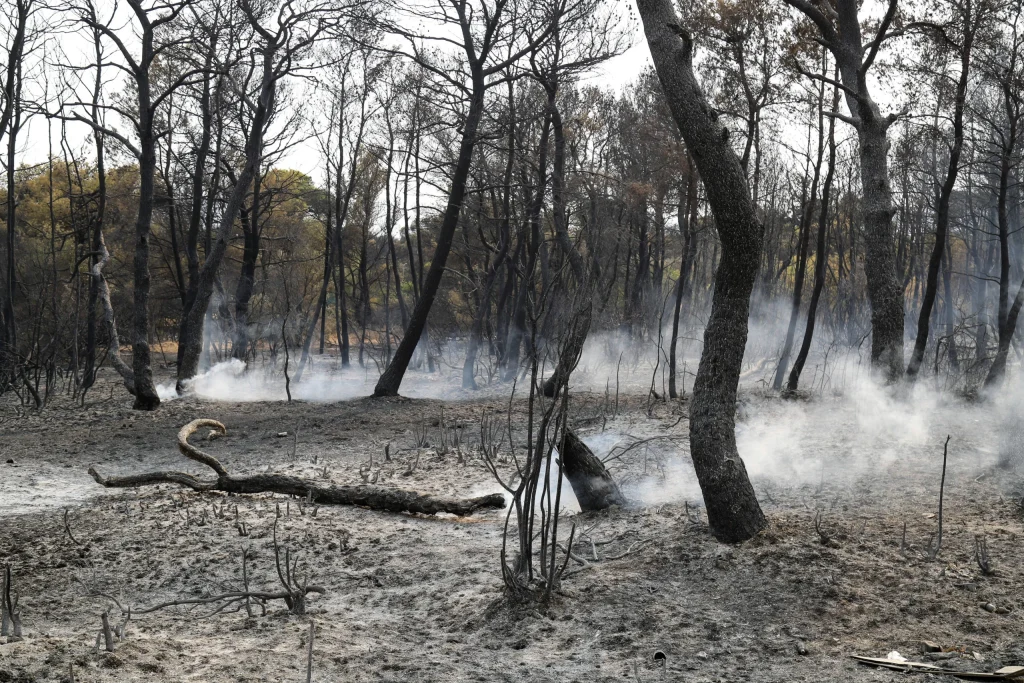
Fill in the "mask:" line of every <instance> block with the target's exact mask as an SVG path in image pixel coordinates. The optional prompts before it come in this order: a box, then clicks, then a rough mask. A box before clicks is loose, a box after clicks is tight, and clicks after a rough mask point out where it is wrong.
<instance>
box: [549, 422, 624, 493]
mask: <svg viewBox="0 0 1024 683" xmlns="http://www.w3.org/2000/svg"><path fill="white" fill-rule="evenodd" d="M558 454H559V456H560V457H561V459H562V472H563V473H564V474H565V478H566V479H568V480H569V485H570V486H572V492H573V493H575V494H576V500H577V501H579V504H580V510H582V511H583V512H590V511H591V510H604V509H605V508H608V507H611V506H612V505H625V504H626V498H625V496H623V495H622V492H621V491H619V487H618V485H616V483H615V480H614V479H612V476H611V475H610V474H608V470H607V469H606V468H605V466H604V463H603V462H601V459H600V458H598V457H597V456H596V455H594V452H593V451H591V450H590V448H589V447H588V446H587V444H585V443H583V441H582V440H581V439H580V438H579V437H578V436H576V432H574V431H573V430H571V429H569V428H568V427H566V428H565V436H564V438H563V439H562V446H561V448H559V449H558Z"/></svg>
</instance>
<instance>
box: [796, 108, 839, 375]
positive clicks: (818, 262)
mask: <svg viewBox="0 0 1024 683" xmlns="http://www.w3.org/2000/svg"><path fill="white" fill-rule="evenodd" d="M838 108H839V90H838V89H836V90H834V91H833V96H832V111H833V112H835V111H836V110H837V109H838ZM835 174H836V120H835V118H834V117H829V122H828V170H827V171H826V172H825V183H824V185H823V187H822V189H821V207H820V210H819V213H818V241H817V244H816V245H815V250H814V289H813V290H812V291H811V300H810V302H809V303H808V305H807V324H806V327H805V328H804V338H803V341H802V342H801V343H800V350H799V351H798V352H797V355H796V360H794V361H793V368H792V369H791V370H790V371H789V381H788V382H787V383H786V391H788V392H790V393H792V392H795V391H796V390H797V387H798V386H799V385H800V373H802V372H803V369H804V364H805V363H806V362H807V356H808V355H809V354H810V351H811V341H812V340H813V339H814V325H815V321H816V319H817V314H818V302H819V301H820V300H821V292H822V290H823V289H824V288H825V271H826V270H827V269H828V249H827V244H828V242H827V240H828V210H829V202H830V201H831V199H832V181H833V179H834V178H835Z"/></svg>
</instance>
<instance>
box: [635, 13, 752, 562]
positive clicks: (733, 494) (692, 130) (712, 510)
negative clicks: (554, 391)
mask: <svg viewBox="0 0 1024 683" xmlns="http://www.w3.org/2000/svg"><path fill="white" fill-rule="evenodd" d="M637 7H638V9H639V11H640V16H641V19H642V20H643V24H644V33H645V34H646V36H647V43H648V45H649V46H650V48H651V55H652V56H653V59H654V65H655V69H656V71H657V73H658V78H659V80H660V81H661V85H662V88H663V89H664V91H665V96H666V100H667V102H668V105H669V108H670V109H671V111H672V115H673V118H674V119H675V121H676V125H677V126H678V127H679V131H680V132H681V133H682V136H683V139H684V141H685V142H686V147H687V148H688V149H689V150H690V153H691V154H692V155H693V159H694V162H695V163H696V166H697V170H698V172H699V173H700V176H701V179H702V180H703V181H704V188H705V190H706V192H707V197H708V203H709V205H710V206H711V211H712V213H713V214H714V217H715V222H716V224H717V227H718V234H719V237H720V239H721V242H722V258H721V262H720V264H719V267H718V272H717V274H716V276H715V292H714V297H713V299H712V306H711V316H710V318H709V320H708V325H707V329H706V330H705V332H704V351H703V353H702V354H701V359H700V365H699V366H698V368H697V377H696V380H695V382H694V387H693V399H692V402H691V407H690V453H691V456H692V458H693V464H694V468H695V469H696V472H697V479H698V481H699V482H700V487H701V491H702V492H703V494H704V502H705V505H706V506H707V513H708V524H709V525H710V527H711V530H712V533H714V535H715V537H716V538H718V539H719V540H722V541H725V542H739V541H745V540H747V539H749V538H751V537H752V536H754V535H755V534H757V533H758V532H759V531H761V530H762V529H763V528H764V527H765V526H766V525H767V520H766V519H765V517H764V514H763V513H762V512H761V507H760V505H758V502H757V497H756V496H755V495H754V488H753V486H751V484H750V479H749V477H748V476H747V471H746V467H745V466H744V464H743V460H742V459H741V458H740V456H739V452H738V451H737V449H736V431H735V427H736V422H735V418H736V389H737V386H738V384H739V376H740V369H741V366H742V363H743V350H744V347H745V345H746V342H747V317H748V314H749V311H750V294H751V292H752V291H753V287H754V281H755V279H756V278H757V270H758V265H759V262H760V258H761V246H762V242H763V237H764V228H763V226H762V225H761V223H760V222H759V221H758V219H757V214H756V211H755V208H754V203H753V201H752V200H751V199H750V192H749V188H748V187H747V179H746V174H745V173H744V171H743V166H742V165H741V164H740V162H739V159H737V158H736V154H735V152H733V150H732V147H731V146H730V144H729V140H728V130H727V129H726V128H724V127H723V126H722V125H721V124H720V123H718V121H717V114H716V113H715V112H714V110H712V108H711V107H710V106H709V105H708V103H707V100H706V98H705V96H704V94H703V92H702V90H701V88H700V85H699V84H698V83H697V80H696V77H695V76H694V72H693V40H692V37H691V36H690V33H689V31H687V30H686V29H685V28H683V27H681V26H680V25H679V22H678V19H677V18H676V15H675V11H674V10H673V9H672V5H671V3H670V2H669V0H639V2H638V3H637Z"/></svg>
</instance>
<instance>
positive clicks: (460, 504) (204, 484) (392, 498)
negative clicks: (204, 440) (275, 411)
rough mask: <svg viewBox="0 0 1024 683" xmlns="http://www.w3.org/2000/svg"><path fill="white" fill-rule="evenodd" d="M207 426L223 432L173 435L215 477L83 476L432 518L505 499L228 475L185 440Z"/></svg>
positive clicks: (194, 425)
mask: <svg viewBox="0 0 1024 683" xmlns="http://www.w3.org/2000/svg"><path fill="white" fill-rule="evenodd" d="M202 427H210V428H212V429H214V430H216V431H218V432H220V433H221V434H224V433H225V432H226V431H227V430H226V429H225V427H224V425H223V424H221V423H220V422H217V421H216V420H192V422H189V423H188V424H187V425H185V426H184V427H182V428H181V430H180V431H179V432H178V450H180V451H181V453H182V455H184V456H185V457H186V458H189V459H191V460H195V461H196V462H199V463H202V464H204V465H206V466H207V467H209V468H210V469H212V470H213V471H214V473H215V474H216V475H217V478H216V479H212V480H211V479H200V478H199V477H197V476H195V475H193V474H187V473H185V472H145V473H142V474H129V475H125V476H122V477H104V476H103V475H101V474H100V473H99V472H97V471H96V468H95V467H90V468H89V474H91V475H92V478H93V479H95V480H96V483H98V484H100V485H101V486H106V487H108V488H135V487H138V486H151V485H155V484H179V485H181V486H187V487H188V488H190V489H193V490H194V491H223V492H225V493H279V494H282V495H289V496H300V497H302V498H305V499H306V500H308V501H309V502H311V503H319V504H322V505H358V506H360V507H366V508H370V509H371V510H386V511H388V512H416V513H420V514H424V515H434V514H437V513H439V512H445V513H448V514H452V515H459V516H466V515H471V514H473V513H474V512H476V511H477V510H481V509H488V508H494V509H500V508H503V507H505V497H504V496H503V495H502V494H500V493H492V494H491V495H488V496H480V497H477V498H445V497H441V496H433V495H430V494H425V493H416V492H415V491H404V490H402V489H390V488H386V487H384V486H324V485H322V484H319V483H317V482H313V481H309V480H307V479H300V478H298V477H292V476H289V475H286V474H253V475H250V476H233V475H231V474H229V473H228V471H227V470H226V469H224V466H223V465H222V464H221V463H220V461H219V460H217V459H216V458H214V457H213V456H212V455H210V454H209V453H204V452H203V451H201V450H199V449H198V448H196V447H195V446H193V445H192V444H190V443H189V442H188V437H190V436H192V434H194V433H195V432H196V430H198V429H200V428H202Z"/></svg>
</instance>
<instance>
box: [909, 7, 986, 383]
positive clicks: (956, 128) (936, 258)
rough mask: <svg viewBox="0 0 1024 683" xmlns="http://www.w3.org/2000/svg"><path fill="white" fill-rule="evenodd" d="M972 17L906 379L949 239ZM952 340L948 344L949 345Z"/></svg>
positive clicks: (919, 358)
mask: <svg viewBox="0 0 1024 683" xmlns="http://www.w3.org/2000/svg"><path fill="white" fill-rule="evenodd" d="M972 19H973V17H971V16H967V17H964V20H965V21H966V22H967V23H966V25H965V26H964V27H963V40H964V42H963V45H961V46H960V78H959V80H958V81H957V87H956V99H955V101H954V103H953V144H952V146H951V147H950V148H949V163H948V165H947V167H946V177H945V178H944V179H943V182H942V185H941V187H940V188H939V192H938V203H937V205H936V207H935V244H934V245H933V247H932V254H931V257H930V258H929V259H928V279H927V282H926V284H925V289H924V298H923V299H922V301H921V313H920V315H919V316H918V318H917V339H916V340H915V341H914V350H913V351H912V352H911V354H910V362H909V363H908V364H907V376H908V377H909V378H911V379H912V378H914V377H916V376H917V373H918V371H919V370H920V369H921V363H922V362H923V361H924V352H925V349H926V348H927V346H928V332H929V325H930V323H931V316H932V308H933V307H934V305H935V295H936V292H937V291H938V281H939V269H940V268H941V267H942V261H943V258H944V256H945V254H946V252H947V244H946V242H947V239H948V235H949V204H950V200H951V198H952V196H953V190H954V188H955V187H956V179H957V176H958V175H959V173H960V155H961V153H962V152H963V147H964V110H965V109H966V107H967V85H968V81H969V77H970V73H969V71H970V64H971V45H972V43H973V42H974V31H973V29H972V28H971V25H970V23H971V21H972ZM946 295H947V301H946V306H947V307H948V306H950V305H951V302H950V301H949V300H948V296H949V288H948V287H947V292H946ZM952 341H953V340H952V339H950V343H951V344H952ZM954 353H955V351H954Z"/></svg>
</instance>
